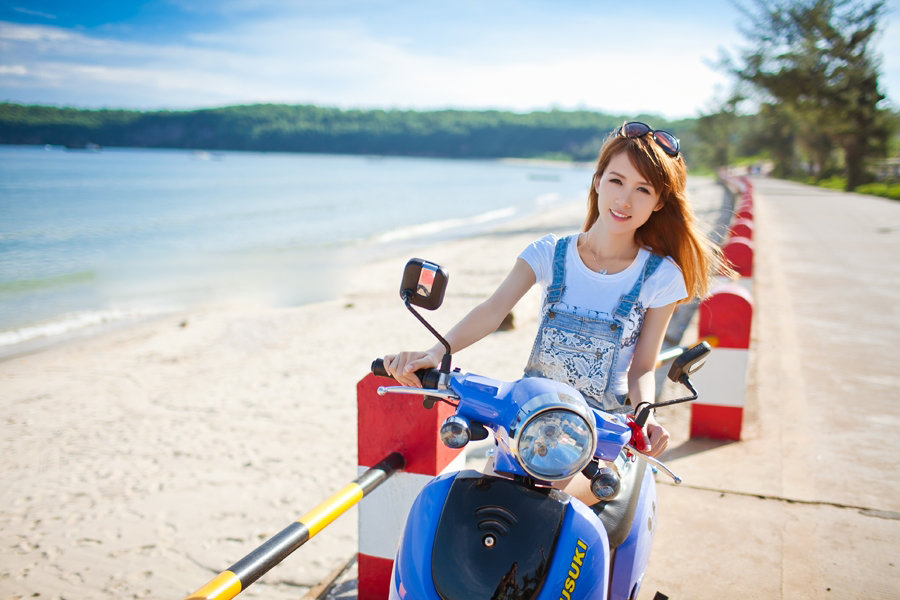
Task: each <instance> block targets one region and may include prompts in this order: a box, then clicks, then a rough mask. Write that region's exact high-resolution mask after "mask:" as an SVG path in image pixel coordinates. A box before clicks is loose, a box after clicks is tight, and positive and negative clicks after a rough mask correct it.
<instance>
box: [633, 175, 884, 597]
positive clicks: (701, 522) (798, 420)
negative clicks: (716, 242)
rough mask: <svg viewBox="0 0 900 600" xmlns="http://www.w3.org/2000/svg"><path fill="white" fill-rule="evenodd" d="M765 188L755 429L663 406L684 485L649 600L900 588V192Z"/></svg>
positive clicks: (667, 525) (668, 516) (757, 290)
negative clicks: (734, 436)
mask: <svg viewBox="0 0 900 600" xmlns="http://www.w3.org/2000/svg"><path fill="white" fill-rule="evenodd" d="M753 184H754V186H755V194H754V196H755V230H754V246H755V255H754V260H755V264H754V268H755V271H754V277H753V286H754V294H753V297H754V316H753V318H754V322H753V329H752V342H751V344H752V348H751V355H750V367H749V374H748V378H749V379H748V389H747V396H746V401H745V402H746V403H745V410H744V427H743V433H742V440H741V441H740V442H734V443H717V442H713V441H709V440H689V439H687V438H688V426H689V409H688V408H686V407H677V408H674V409H671V412H667V413H665V414H663V412H662V409H661V410H660V418H661V420H665V421H666V423H667V424H668V425H669V427H670V429H671V430H672V433H673V436H674V438H675V439H674V440H673V444H672V445H671V446H670V448H671V449H670V450H669V451H668V452H667V456H665V457H664V459H665V461H666V463H667V464H668V465H669V466H670V467H672V468H673V470H675V471H676V472H677V473H678V474H679V475H681V476H682V478H683V479H684V483H683V484H682V485H680V486H677V487H676V486H674V485H671V484H670V483H667V482H666V481H665V480H664V478H663V477H662V476H660V477H659V481H660V484H661V485H660V486H659V496H660V497H659V519H658V521H659V523H658V534H657V538H656V543H655V546H654V549H653V554H652V556H651V562H650V568H649V571H648V574H647V576H646V578H645V582H644V587H643V590H642V593H641V598H645V599H650V598H653V595H654V593H655V592H656V591H657V590H658V591H660V592H662V593H664V594H666V595H668V596H670V597H671V598H673V599H675V598H689V599H692V600H699V599H704V598H728V597H735V598H767V599H768V598H804V599H805V598H835V599H837V598H840V599H843V598H867V599H872V598H892V599H897V598H900V469H898V466H900V458H898V457H900V434H898V432H900V367H898V357H900V202H894V201H890V200H885V199H880V198H875V197H872V196H863V195H858V194H848V193H841V192H835V191H829V190H822V189H818V188H814V187H809V186H804V185H799V184H795V183H789V182H784V181H777V180H771V179H765V178H757V179H754V180H753ZM688 335H690V333H688ZM700 393H701V397H702V393H703V390H702V389H701V390H700Z"/></svg>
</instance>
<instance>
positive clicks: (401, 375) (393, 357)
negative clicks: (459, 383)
mask: <svg viewBox="0 0 900 600" xmlns="http://www.w3.org/2000/svg"><path fill="white" fill-rule="evenodd" d="M440 364H441V357H440V356H437V355H436V354H435V352H434V350H429V351H428V352H401V353H399V354H388V355H387V356H385V357H384V368H385V369H386V370H387V372H388V373H390V374H391V377H393V378H394V379H396V380H397V382H398V383H400V384H402V385H406V386H410V387H422V382H421V381H419V378H418V377H417V376H416V371H418V370H419V369H428V368H431V367H437V366H438V365H440Z"/></svg>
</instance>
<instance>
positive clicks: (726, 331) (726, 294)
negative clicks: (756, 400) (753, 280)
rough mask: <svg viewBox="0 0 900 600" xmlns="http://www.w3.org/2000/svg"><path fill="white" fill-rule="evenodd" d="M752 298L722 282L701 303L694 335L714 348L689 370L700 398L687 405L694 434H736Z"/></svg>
mask: <svg viewBox="0 0 900 600" xmlns="http://www.w3.org/2000/svg"><path fill="white" fill-rule="evenodd" d="M752 319H753V301H752V300H751V298H750V292H748V291H747V290H746V289H745V288H744V287H743V286H741V285H738V284H736V283H731V282H729V283H723V284H720V285H718V286H716V288H714V289H713V292H712V294H710V296H709V297H708V298H706V299H705V300H703V302H701V303H700V311H699V327H698V335H699V337H700V338H701V339H706V340H707V341H709V343H710V345H711V346H713V347H714V349H713V351H712V353H711V354H710V356H709V359H708V360H707V363H706V366H704V367H703V368H702V369H700V370H699V371H697V373H696V374H695V375H693V379H694V384H695V386H696V388H697V389H698V390H700V394H701V395H700V399H699V400H697V401H695V402H694V403H693V404H692V405H691V432H690V435H691V437H692V438H694V437H708V438H715V439H727V440H739V439H741V426H742V423H743V418H744V397H745V396H746V391H747V365H748V362H749V353H750V325H751V322H752Z"/></svg>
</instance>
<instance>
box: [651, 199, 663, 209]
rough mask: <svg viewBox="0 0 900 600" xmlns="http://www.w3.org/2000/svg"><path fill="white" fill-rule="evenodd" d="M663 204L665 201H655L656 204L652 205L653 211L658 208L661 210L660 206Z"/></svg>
mask: <svg viewBox="0 0 900 600" xmlns="http://www.w3.org/2000/svg"><path fill="white" fill-rule="evenodd" d="M663 206H665V203H663V201H662V200H660V201H659V202H657V203H656V206H654V207H653V212H656V211H658V210H662V207H663Z"/></svg>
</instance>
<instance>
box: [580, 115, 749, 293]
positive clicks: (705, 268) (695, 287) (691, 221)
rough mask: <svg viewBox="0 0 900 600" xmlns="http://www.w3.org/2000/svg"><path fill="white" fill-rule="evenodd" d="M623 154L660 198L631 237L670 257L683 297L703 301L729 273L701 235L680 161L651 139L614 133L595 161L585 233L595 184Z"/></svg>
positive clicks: (593, 211)
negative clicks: (713, 283) (712, 283)
mask: <svg viewBox="0 0 900 600" xmlns="http://www.w3.org/2000/svg"><path fill="white" fill-rule="evenodd" d="M622 152H624V153H626V155H627V156H628V159H629V160H630V161H631V164H632V165H634V167H635V168H636V169H637V170H638V172H640V174H641V175H642V176H643V177H645V178H646V179H647V182H648V183H649V184H650V185H652V186H653V189H655V190H656V191H657V192H659V200H660V202H661V203H662V208H660V209H659V210H657V211H655V212H653V213H652V214H651V215H650V218H649V219H648V220H647V222H646V223H644V224H643V225H641V226H640V227H639V228H638V230H637V231H636V232H635V236H634V237H635V241H636V242H637V243H638V244H639V245H641V246H644V247H646V248H648V249H649V250H650V251H651V252H653V253H655V254H660V255H662V256H670V257H672V259H673V260H674V261H675V263H676V264H677V265H678V267H679V268H680V269H681V272H682V274H683V275H684V283H685V286H686V287H687V292H688V297H687V298H686V299H685V300H683V301H682V302H686V301H688V300H690V299H691V298H702V297H704V296H705V295H706V294H707V293H708V292H709V285H710V277H711V276H713V275H718V274H722V275H731V274H733V271H732V269H731V267H730V266H729V265H728V264H727V261H726V260H725V258H724V257H723V256H722V251H721V249H720V248H719V247H718V246H716V245H715V244H714V243H713V242H712V241H711V240H710V239H709V238H708V237H707V236H706V235H705V234H704V233H703V231H702V230H701V229H700V227H699V225H698V223H697V219H696V217H695V215H694V211H693V209H692V208H691V205H690V203H689V202H688V198H687V166H686V165H685V162H684V157H683V156H682V155H681V154H679V155H678V156H676V157H674V158H673V157H671V156H668V155H667V154H666V153H665V152H663V150H662V148H660V147H659V146H658V145H657V144H656V142H654V141H653V138H652V136H649V135H644V136H641V137H637V138H627V137H624V136H620V135H617V134H616V132H615V131H614V132H613V133H611V134H610V136H609V137H608V138H607V139H606V142H604V144H603V148H601V150H600V155H599V157H598V158H597V168H596V170H595V171H594V178H593V181H592V185H591V191H590V193H589V194H588V213H587V217H586V218H585V221H584V231H587V230H588V229H590V228H591V227H592V226H593V224H594V223H595V222H596V221H597V218H598V217H599V216H600V213H599V208H598V206H597V182H598V181H599V178H600V177H601V176H602V175H603V172H604V171H605V170H606V168H607V167H608V166H609V162H610V161H611V160H612V158H613V157H614V156H617V155H618V154H620V153H622Z"/></svg>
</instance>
